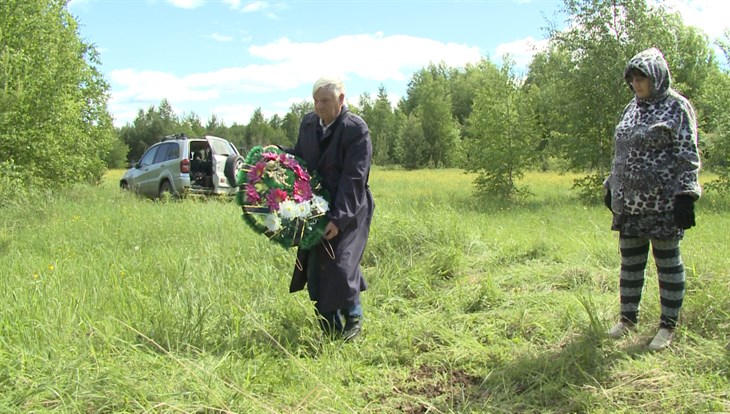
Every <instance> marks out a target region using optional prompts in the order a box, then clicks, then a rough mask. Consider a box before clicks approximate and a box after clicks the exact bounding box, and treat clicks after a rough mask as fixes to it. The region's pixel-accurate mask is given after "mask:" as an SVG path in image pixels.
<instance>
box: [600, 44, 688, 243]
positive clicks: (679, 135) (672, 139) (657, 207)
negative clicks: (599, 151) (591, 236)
mask: <svg viewBox="0 0 730 414" xmlns="http://www.w3.org/2000/svg"><path fill="white" fill-rule="evenodd" d="M632 69H638V70H640V71H641V72H642V73H644V74H645V75H647V77H648V78H649V79H650V82H651V85H652V92H651V95H650V96H649V97H648V98H646V99H640V98H638V97H636V96H635V97H634V99H633V100H631V102H629V104H628V105H627V106H626V108H625V109H624V111H623V115H622V116H621V120H620V121H619V123H618V125H617V126H616V130H615V133H614V140H615V142H614V144H615V153H614V159H613V164H612V166H611V174H610V176H609V177H608V179H607V180H606V182H605V184H604V185H605V186H607V188H609V189H610V191H611V197H612V204H611V209H612V211H613V212H614V225H613V227H614V230H623V228H622V225H621V223H622V222H624V221H625V219H626V217H627V216H629V217H630V216H642V215H643V216H647V217H656V218H659V219H660V221H662V223H661V225H662V226H664V227H665V229H666V228H667V227H672V226H673V225H674V224H673V220H668V219H667V220H664V219H662V218H667V217H668V216H670V215H671V212H672V210H673V208H674V198H675V197H676V196H677V195H690V196H692V197H693V198H694V199H698V198H699V197H700V195H701V189H700V184H699V180H698V173H699V169H700V156H699V151H698V149H697V120H696V116H695V112H694V109H693V108H692V105H691V104H690V102H689V101H688V100H687V99H686V98H685V97H683V96H681V95H680V94H679V93H677V92H676V91H675V90H674V89H672V88H671V76H670V73H669V67H668V65H667V62H666V60H665V59H664V56H663V55H662V53H661V52H660V51H659V50H658V49H655V48H651V49H647V50H645V51H643V52H640V53H638V54H637V55H636V56H634V57H633V58H632V59H631V60H630V61H629V63H628V65H627V66H626V70H625V71H624V78H625V79H626V78H627V76H626V75H628V73H629V71H630V70H632ZM627 83H628V84H629V88H631V84H630V79H627ZM632 90H633V89H632ZM644 227H646V226H644ZM675 230H676V229H675ZM660 233H661V232H660ZM663 233H664V234H667V233H668V232H667V231H664V232H663ZM680 233H681V231H680ZM633 235H643V234H633ZM649 236H651V234H649Z"/></svg>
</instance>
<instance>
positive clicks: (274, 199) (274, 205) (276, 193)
mask: <svg viewBox="0 0 730 414" xmlns="http://www.w3.org/2000/svg"><path fill="white" fill-rule="evenodd" d="M287 196H288V195H287V193H286V191H284V190H282V189H281V188H274V189H272V190H271V191H270V192H269V194H268V195H267V196H266V205H268V206H269V210H271V211H276V210H278V209H279V203H281V202H282V201H284V200H286V198H287Z"/></svg>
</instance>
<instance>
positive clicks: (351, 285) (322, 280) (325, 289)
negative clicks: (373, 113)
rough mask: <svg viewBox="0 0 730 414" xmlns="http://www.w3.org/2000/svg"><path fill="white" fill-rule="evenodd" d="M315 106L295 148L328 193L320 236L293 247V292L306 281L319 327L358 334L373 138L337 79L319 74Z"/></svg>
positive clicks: (347, 334)
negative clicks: (319, 239) (308, 245)
mask: <svg viewBox="0 0 730 414" xmlns="http://www.w3.org/2000/svg"><path fill="white" fill-rule="evenodd" d="M312 96H313V98H314V112H312V113H309V114H307V115H305V116H304V118H303V119H302V123H301V125H300V127H299V136H298V138H297V143H296V145H295V146H294V148H293V149H292V150H291V151H289V152H291V153H292V154H294V155H296V156H299V157H301V158H302V159H303V160H304V161H305V162H306V163H307V168H308V169H309V170H310V171H316V172H317V173H318V174H319V175H320V177H321V181H322V186H323V187H324V189H325V190H327V192H329V194H330V198H331V200H330V210H329V212H328V218H329V223H328V224H327V227H326V228H325V234H324V237H323V238H324V240H323V242H322V243H320V244H318V245H317V246H316V247H314V248H312V249H310V250H304V249H300V250H299V251H298V252H297V261H298V263H297V266H296V267H295V269H294V275H293V277H292V283H291V286H290V291H291V292H296V291H299V290H302V289H303V288H304V286H305V284H306V285H307V287H308V291H309V297H310V298H311V299H312V301H314V302H315V309H316V312H317V315H318V316H319V318H320V325H321V327H322V329H323V330H324V331H325V332H326V333H328V334H334V335H342V338H343V339H344V340H345V341H349V340H352V339H353V338H355V337H356V336H357V335H359V334H360V330H361V328H362V316H363V311H362V306H361V304H360V292H362V291H364V290H365V289H367V284H366V283H365V279H364V278H363V274H362V270H361V268H360V261H361V260H362V257H363V252H364V251H365V245H366V243H367V240H368V235H369V233H370V222H371V220H372V217H373V210H374V209H375V203H374V201H373V196H372V194H371V193H370V188H369V186H368V177H369V175H370V162H371V158H372V144H371V141H370V131H369V129H368V126H367V124H365V121H363V120H362V118H360V117H359V116H357V115H355V114H353V113H351V112H350V111H349V110H348V109H347V106H346V105H345V86H344V84H343V83H342V81H341V80H340V79H337V78H329V77H323V78H320V79H319V80H317V81H316V82H315V83H314V87H313V88H312Z"/></svg>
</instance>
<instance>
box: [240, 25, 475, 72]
mask: <svg viewBox="0 0 730 414" xmlns="http://www.w3.org/2000/svg"><path fill="white" fill-rule="evenodd" d="M332 50H337V51H338V59H336V60H334V61H332V60H322V59H319V58H318V57H319V56H326V55H327V54H328V53H329V52H330V51H332ZM249 51H250V52H251V54H252V55H253V56H258V57H262V58H264V59H267V60H270V61H276V62H279V63H278V64H277V65H276V66H277V69H283V70H284V71H285V72H287V73H289V72H291V74H290V75H289V76H292V75H293V76H294V81H295V82H297V83H300V82H303V81H305V80H306V81H307V82H308V81H309V80H311V79H313V78H314V77H315V76H317V74H321V73H332V74H336V75H341V76H346V75H347V74H352V75H356V76H359V77H362V78H365V79H371V80H377V81H383V80H386V79H394V80H405V79H406V78H407V77H408V76H410V73H411V72H412V70H413V69H416V68H420V67H423V66H425V65H428V64H429V63H432V62H433V63H438V62H440V61H444V62H445V63H446V64H447V65H449V66H463V65H465V64H466V63H470V62H477V61H478V60H479V59H480V58H481V54H480V51H479V49H478V48H476V47H470V46H466V45H459V44H455V43H442V42H438V41H435V40H431V39H424V38H418V37H413V36H406V35H393V36H387V37H385V36H383V34H382V33H376V34H374V35H372V34H364V35H348V36H340V37H336V38H334V39H330V40H327V41H324V42H322V43H294V42H291V41H290V40H289V39H286V38H283V39H280V40H278V41H276V42H273V43H269V44H266V45H263V46H255V45H254V46H251V47H250V48H249ZM281 81H282V82H284V81H285V80H281Z"/></svg>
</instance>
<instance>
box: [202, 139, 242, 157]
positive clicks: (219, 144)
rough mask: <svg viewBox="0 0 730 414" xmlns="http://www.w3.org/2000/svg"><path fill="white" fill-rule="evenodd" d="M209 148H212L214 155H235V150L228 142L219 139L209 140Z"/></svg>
mask: <svg viewBox="0 0 730 414" xmlns="http://www.w3.org/2000/svg"><path fill="white" fill-rule="evenodd" d="M208 142H210V146H211V147H212V148H213V153H214V154H216V155H230V154H235V153H236V150H235V148H233V145H231V143H230V142H228V141H225V140H220V139H209V140H208Z"/></svg>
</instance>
